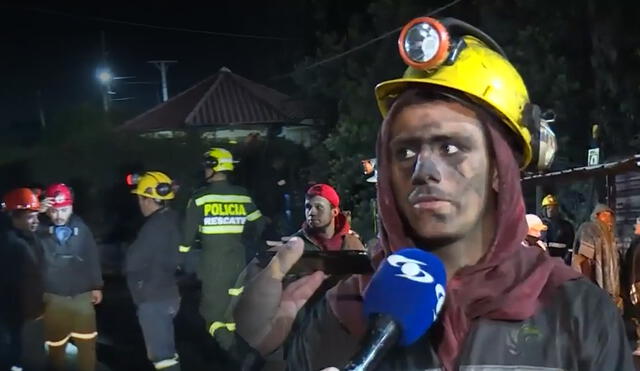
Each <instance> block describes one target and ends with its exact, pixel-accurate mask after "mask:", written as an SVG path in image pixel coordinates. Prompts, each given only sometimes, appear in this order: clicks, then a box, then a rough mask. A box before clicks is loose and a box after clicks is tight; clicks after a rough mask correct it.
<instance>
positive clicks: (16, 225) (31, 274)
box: [0, 188, 46, 371]
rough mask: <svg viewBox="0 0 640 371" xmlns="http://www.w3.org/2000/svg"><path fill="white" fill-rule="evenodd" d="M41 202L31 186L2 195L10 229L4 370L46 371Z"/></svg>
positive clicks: (4, 270) (0, 293) (4, 279)
mask: <svg viewBox="0 0 640 371" xmlns="http://www.w3.org/2000/svg"><path fill="white" fill-rule="evenodd" d="M39 210H40V202H39V201H38V197H37V196H36V194H34V192H33V191H31V190H30V189H29V188H17V189H14V190H12V191H11V192H9V193H7V194H6V195H5V196H4V211H6V212H7V213H8V214H9V217H10V221H11V223H10V226H9V229H8V231H7V232H6V236H5V238H6V240H5V241H2V242H3V243H2V246H1V247H2V249H1V250H0V276H1V278H0V321H1V324H2V325H3V327H5V328H6V329H7V330H9V331H8V335H9V342H8V344H2V343H0V345H1V347H2V348H3V349H2V350H0V355H2V354H3V353H5V354H7V356H3V357H2V358H1V359H0V361H1V362H0V367H1V368H0V369H1V370H3V371H5V370H9V369H11V367H12V366H15V367H20V368H21V369H22V370H25V371H30V370H44V369H45V363H46V355H45V349H44V329H43V324H42V314H43V312H44V304H43V302H42V295H43V293H44V292H43V290H44V286H43V281H42V270H43V269H44V267H43V264H44V257H43V251H42V245H41V244H40V241H38V238H37V237H36V235H35V232H36V230H37V229H38V224H39V221H38V213H39Z"/></svg>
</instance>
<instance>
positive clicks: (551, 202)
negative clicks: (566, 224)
mask: <svg viewBox="0 0 640 371" xmlns="http://www.w3.org/2000/svg"><path fill="white" fill-rule="evenodd" d="M556 205H558V201H557V200H556V198H555V197H554V196H553V195H546V196H545V197H544V198H543V199H542V207H545V206H556Z"/></svg>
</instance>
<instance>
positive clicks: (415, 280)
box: [343, 248, 447, 371]
mask: <svg viewBox="0 0 640 371" xmlns="http://www.w3.org/2000/svg"><path fill="white" fill-rule="evenodd" d="M446 280H447V275H446V271H445V269H444V265H443V264H442V262H441V261H440V259H439V258H438V257H437V256H435V255H433V254H431V253H428V252H426V251H423V250H420V249H416V248H407V249H402V250H400V251H398V252H396V253H395V254H393V255H390V256H389V257H387V259H386V260H385V261H384V262H383V263H382V266H381V267H380V268H379V269H378V271H377V272H376V273H375V274H374V275H373V277H372V279H371V282H370V283H369V286H368V287H367V289H366V291H365V293H364V303H363V309H364V314H365V316H366V317H367V318H369V330H368V333H367V336H366V337H365V339H364V342H363V347H362V349H361V350H360V351H359V352H358V353H357V354H356V356H355V357H353V358H352V360H351V361H350V362H349V364H348V365H347V366H346V367H345V368H343V370H344V371H371V370H375V368H376V367H377V366H378V365H379V364H380V361H381V360H382V359H383V358H384V356H385V354H386V353H387V352H388V351H389V350H390V349H391V348H393V347H394V346H396V344H399V345H401V346H409V345H411V344H413V343H415V342H416V341H417V340H418V339H419V338H420V337H422V335H424V334H425V333H426V332H427V330H428V329H429V327H431V325H432V324H433V322H434V321H435V320H436V318H437V316H438V313H439V312H440V309H441V308H442V305H443V304H444V297H445V284H446Z"/></svg>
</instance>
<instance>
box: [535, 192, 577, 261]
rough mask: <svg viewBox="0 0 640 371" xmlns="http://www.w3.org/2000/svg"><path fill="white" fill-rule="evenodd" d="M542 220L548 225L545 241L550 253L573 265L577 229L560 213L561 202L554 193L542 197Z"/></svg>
mask: <svg viewBox="0 0 640 371" xmlns="http://www.w3.org/2000/svg"><path fill="white" fill-rule="evenodd" d="M541 206H542V218H541V219H542V222H543V223H544V224H545V225H546V226H547V228H548V229H547V232H546V233H545V238H544V241H545V242H546V243H547V247H548V249H549V254H550V255H551V256H557V257H559V258H561V259H562V260H564V262H565V264H567V265H571V257H572V255H573V240H574V238H575V229H574V227H573V224H571V223H570V222H569V221H567V220H566V219H564V218H563V217H562V215H561V214H560V204H559V203H558V200H557V199H556V197H555V196H554V195H552V194H548V195H546V196H545V197H544V198H543V199H542V203H541Z"/></svg>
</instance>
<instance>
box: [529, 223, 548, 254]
mask: <svg viewBox="0 0 640 371" xmlns="http://www.w3.org/2000/svg"><path fill="white" fill-rule="evenodd" d="M526 219H527V226H528V227H529V230H528V231H527V237H525V239H524V243H525V245H526V246H528V247H535V248H537V249H540V250H542V251H543V252H547V245H546V244H545V243H544V241H542V232H544V231H546V230H547V226H546V225H544V223H542V220H540V218H539V217H538V216H537V215H535V214H527V216H526Z"/></svg>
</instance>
